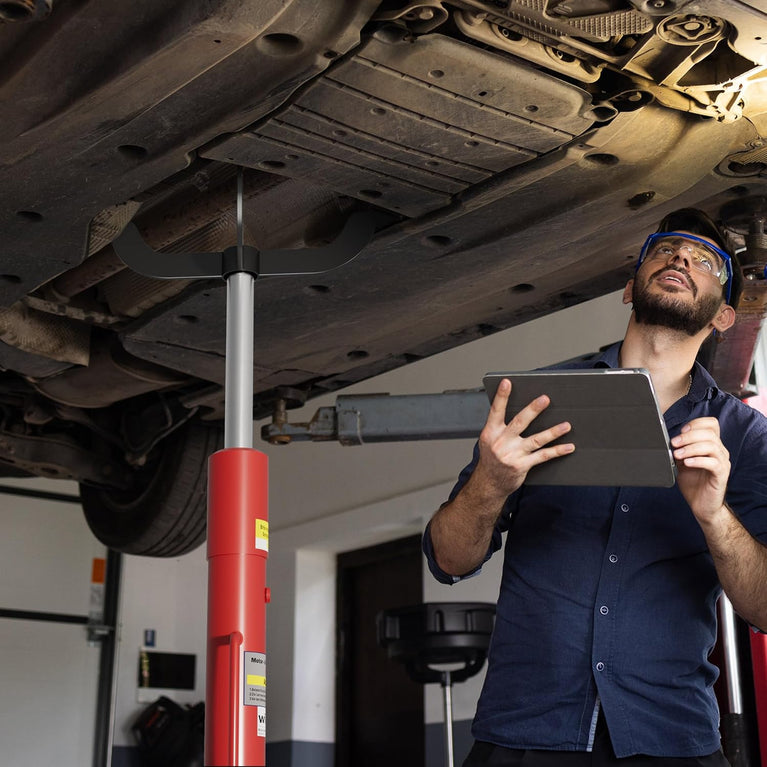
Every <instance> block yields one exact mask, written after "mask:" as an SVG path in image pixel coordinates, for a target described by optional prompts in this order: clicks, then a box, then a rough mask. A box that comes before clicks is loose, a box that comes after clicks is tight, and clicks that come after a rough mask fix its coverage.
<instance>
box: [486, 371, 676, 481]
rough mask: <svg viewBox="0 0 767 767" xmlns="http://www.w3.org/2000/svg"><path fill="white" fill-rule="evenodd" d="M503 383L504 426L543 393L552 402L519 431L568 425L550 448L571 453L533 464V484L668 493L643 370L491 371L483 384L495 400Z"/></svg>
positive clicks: (657, 423) (655, 413) (663, 435)
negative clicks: (506, 385) (570, 447)
mask: <svg viewBox="0 0 767 767" xmlns="http://www.w3.org/2000/svg"><path fill="white" fill-rule="evenodd" d="M504 378H508V379H509V380H510V381H511V384H512V388H511V396H510V397H509V406H508V408H507V410H506V422H507V423H508V422H509V421H510V420H511V419H512V418H513V417H514V415H515V414H516V413H517V412H518V411H519V410H521V409H522V408H524V407H525V406H526V405H528V404H529V403H530V402H532V401H533V400H534V399H535V398H536V397H539V396H540V395H541V394H547V395H548V396H549V398H550V399H551V404H550V405H549V406H548V408H546V410H544V411H543V413H541V414H540V415H539V416H538V417H537V418H536V419H535V421H534V422H533V423H532V424H531V425H530V427H529V428H528V429H527V430H526V431H525V432H524V433H523V436H529V435H530V434H535V433H537V432H540V431H543V430H544V429H547V428H549V427H551V426H555V425H556V424H558V423H562V421H569V422H570V424H571V425H572V429H571V431H570V432H569V433H568V434H565V435H564V436H562V437H560V438H559V439H557V440H555V441H554V442H553V443H551V444H558V443H561V442H572V443H573V444H574V445H575V451H574V452H573V453H570V454H568V455H565V456H561V457H559V458H554V459H552V460H551V461H548V462H546V463H544V464H541V465H539V466H534V467H533V468H532V469H531V470H530V472H529V473H528V475H527V480H526V482H527V484H531V485H603V486H605V485H607V486H617V487H623V486H637V487H638V486H642V487H671V486H672V485H673V484H674V482H675V481H676V466H675V464H674V458H673V456H672V454H671V448H670V446H669V438H668V432H667V431H666V424H665V423H664V422H663V416H662V414H661V412H660V407H659V406H658V401H657V399H656V397H655V390H654V389H653V386H652V381H651V380H650V374H649V372H648V371H647V370H645V369H643V368H620V369H612V368H611V369H597V370H594V369H589V370H552V371H536V372H519V373H488V374H487V375H486V376H485V377H484V378H483V379H482V380H483V383H484V385H485V389H486V391H487V394H488V397H489V398H490V401H491V402H492V400H493V398H494V397H495V392H496V390H497V388H498V384H499V383H500V382H501V381H502V380H503V379H504Z"/></svg>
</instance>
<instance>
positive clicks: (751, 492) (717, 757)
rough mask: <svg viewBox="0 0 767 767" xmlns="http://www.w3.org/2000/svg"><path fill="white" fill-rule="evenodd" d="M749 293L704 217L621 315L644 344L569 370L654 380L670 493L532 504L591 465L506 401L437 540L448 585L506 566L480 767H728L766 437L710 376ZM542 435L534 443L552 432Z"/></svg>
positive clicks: (479, 730) (627, 299) (648, 252)
mask: <svg viewBox="0 0 767 767" xmlns="http://www.w3.org/2000/svg"><path fill="white" fill-rule="evenodd" d="M741 290H742V275H741V272H740V269H739V267H738V265H737V263H736V262H735V259H734V254H733V253H732V252H731V250H730V249H729V247H728V244H727V241H726V238H725V237H724V234H723V233H722V231H721V230H720V229H719V228H718V227H717V226H716V225H715V224H714V222H713V221H712V220H711V219H710V218H709V217H708V216H707V215H706V214H705V213H703V212H702V211H699V210H695V209H683V210H679V211H676V212H674V213H672V214H670V215H669V216H667V217H666V218H665V219H664V220H663V221H662V222H661V224H660V226H659V229H658V231H657V232H656V233H655V234H652V235H650V237H648V239H647V241H646V242H645V244H644V247H643V248H642V251H641V254H640V257H639V260H638V263H637V268H636V271H635V274H634V277H633V278H632V279H631V280H630V281H629V282H628V284H627V285H626V289H625V291H624V296H623V300H624V303H631V304H632V313H631V316H630V319H629V324H628V328H627V330H626V335H625V337H624V339H623V341H622V342H621V343H618V344H615V345H614V346H612V347H610V348H608V349H607V350H606V351H605V352H604V353H603V354H602V355H601V356H600V357H599V358H597V359H595V360H591V361H589V362H587V363H579V364H574V365H571V366H569V367H581V368H584V367H594V368H600V367H602V368H605V367H608V368H612V367H626V368H646V369H647V370H648V371H649V372H650V375H651V377H652V381H653V386H654V388H655V391H656V395H657V398H658V402H659V405H660V408H661V411H662V412H663V415H664V419H665V422H666V428H667V430H668V433H669V436H670V439H671V449H672V452H673V456H674V460H675V462H676V467H677V481H676V484H675V485H674V487H672V488H652V487H650V488H648V487H543V486H539V485H526V484H525V478H526V476H527V473H528V471H529V470H530V469H531V468H532V467H533V466H536V465H538V464H540V463H543V462H545V461H550V460H556V459H557V458H559V457H561V456H563V455H566V454H568V453H570V452H572V451H573V450H574V449H576V445H574V444H572V443H567V442H565V443H557V444H552V443H553V442H554V441H555V440H557V439H559V438H561V437H563V435H565V434H567V433H568V431H569V430H570V425H569V424H568V423H561V424H559V425H557V426H554V427H552V428H550V429H546V430H543V431H540V432H538V433H533V434H532V435H531V436H522V435H523V433H525V432H526V430H527V429H528V427H530V426H531V424H533V423H534V420H535V418H536V416H537V415H539V414H540V413H541V412H542V411H543V410H544V409H545V408H546V407H547V406H548V404H549V398H548V397H547V396H546V394H545V393H544V392H542V393H541V396H540V397H538V398H537V399H535V400H534V401H533V402H531V403H530V404H529V405H528V406H527V407H525V408H524V409H523V410H521V411H520V412H519V413H518V414H517V415H516V416H515V417H514V418H513V419H512V420H511V421H510V422H509V423H508V424H506V423H505V418H504V416H505V413H506V405H507V402H508V398H509V393H510V391H511V384H510V382H509V381H504V382H502V383H501V385H500V386H499V388H498V391H497V393H496V396H495V398H494V400H493V403H492V406H491V408H490V414H489V416H488V419H487V422H486V424H485V426H484V428H483V430H482V432H481V434H480V437H479V441H478V443H477V446H476V447H475V450H474V458H473V460H472V462H471V463H470V464H469V465H468V466H467V467H466V468H465V469H464V470H463V471H462V472H461V474H460V477H459V479H458V483H457V484H456V486H455V488H454V489H453V491H452V493H451V494H450V497H449V500H448V501H447V502H446V503H445V504H444V505H443V506H442V507H441V508H440V509H439V510H438V511H437V512H436V513H435V515H434V517H433V518H432V520H431V522H430V523H429V526H428V527H427V529H426V532H425V534H424V552H425V554H426V556H427V560H428V563H429V567H430V569H431V571H432V573H433V574H434V576H435V577H436V578H437V579H438V580H439V581H441V582H443V583H454V582H456V581H458V580H461V579H462V578H466V577H469V576H471V575H474V574H475V573H476V572H477V571H478V570H479V569H480V568H481V566H482V564H483V563H484V562H485V561H486V560H487V559H488V558H489V557H490V556H491V555H492V554H493V553H494V552H495V551H497V550H498V549H500V548H501V544H502V535H503V534H504V533H506V543H505V551H504V564H503V575H502V579H501V590H500V596H499V599H498V609H497V617H496V626H495V630H494V633H493V638H492V642H491V646H490V652H489V656H488V670H487V675H486V678H485V683H484V686H483V689H482V694H481V696H480V700H479V703H478V707H477V713H476V716H475V719H474V723H473V726H472V734H473V736H474V739H475V742H474V746H473V748H472V750H471V752H470V754H469V756H468V758H467V760H466V761H465V762H464V767H478V766H479V765H494V766H499V767H500V766H506V765H509V766H510V765H524V766H525V767H532V766H533V765H535V766H536V767H587V766H588V767H593V766H594V765H624V764H625V765H629V766H630V767H645V766H647V767H650V766H651V765H653V766H654V765H661V764H662V765H675V767H692V765H705V767H720V766H721V765H726V764H727V760H726V759H725V757H724V755H723V754H722V751H721V748H720V738H719V731H718V723H719V712H718V708H717V703H716V698H715V696H714V692H713V684H714V681H715V679H716V677H717V674H718V671H717V669H716V668H715V667H714V666H713V665H712V664H711V663H710V662H709V660H708V656H709V653H710V651H711V649H712V647H713V646H714V643H715V640H716V610H715V603H716V600H717V598H718V596H719V594H720V593H721V591H722V590H724V592H725V593H726V594H727V595H728V597H729V598H730V600H731V602H732V603H733V605H734V607H735V609H736V610H737V611H738V613H739V614H740V615H741V616H742V617H743V618H744V619H746V620H747V621H749V622H750V623H751V624H752V625H753V626H754V627H755V628H758V629H763V630H764V629H767V546H765V543H767V419H765V418H764V416H762V415H761V414H759V413H758V412H756V411H755V410H753V409H752V408H750V407H748V406H747V405H745V404H743V403H742V402H740V401H739V400H737V399H736V398H735V397H732V396H731V395H729V394H727V393H725V392H723V391H721V390H720V389H719V388H718V387H717V386H716V383H715V382H714V380H713V379H712V378H711V376H710V375H709V374H708V373H707V371H706V370H705V369H704V368H703V367H702V366H701V365H700V364H698V363H697V362H696V357H697V355H698V352H699V350H700V347H701V345H702V343H703V342H704V341H705V340H706V339H707V338H709V337H710V336H711V335H712V334H714V333H723V332H725V331H726V330H727V329H728V328H730V327H731V326H732V324H733V323H734V322H735V309H734V307H735V306H737V302H738V299H739V296H740V292H741ZM532 431H533V432H534V431H535V429H534V426H533V429H532Z"/></svg>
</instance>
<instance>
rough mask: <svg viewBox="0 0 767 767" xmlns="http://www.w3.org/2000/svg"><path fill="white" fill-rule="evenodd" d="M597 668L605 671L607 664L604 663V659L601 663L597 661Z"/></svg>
mask: <svg viewBox="0 0 767 767" xmlns="http://www.w3.org/2000/svg"><path fill="white" fill-rule="evenodd" d="M596 669H597V671H604V670H605V664H604V663H602V661H601V660H600V661H599V663H597V666H596Z"/></svg>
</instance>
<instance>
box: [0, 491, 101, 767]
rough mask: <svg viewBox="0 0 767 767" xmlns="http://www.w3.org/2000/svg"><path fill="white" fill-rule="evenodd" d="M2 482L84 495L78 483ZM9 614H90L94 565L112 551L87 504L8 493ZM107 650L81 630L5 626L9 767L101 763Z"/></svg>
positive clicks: (4, 732) (2, 737)
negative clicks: (96, 752)
mask: <svg viewBox="0 0 767 767" xmlns="http://www.w3.org/2000/svg"><path fill="white" fill-rule="evenodd" d="M0 484H2V485H5V486H16V487H22V488H26V489H35V490H41V491H44V492H53V493H58V494H67V495H73V496H74V497H77V493H78V489H77V486H76V485H75V484H74V483H69V482H52V481H45V480H34V481H25V480H14V479H5V478H3V479H0ZM0 520H2V530H3V533H2V536H0V563H2V565H0V567H1V569H2V577H0V607H2V608H4V609H7V610H21V611H30V612H42V613H56V614H64V615H73V616H87V615H88V612H89V609H90V597H91V573H92V562H93V559H94V558H104V557H105V555H106V551H105V549H104V547H103V546H102V545H101V544H100V543H99V542H98V541H96V539H95V538H94V537H93V536H92V535H91V533H90V530H88V528H87V526H86V524H85V520H84V519H83V516H82V512H81V511H80V507H79V504H77V503H62V502H60V501H51V500H41V499H38V498H27V497H21V496H17V495H8V494H4V493H2V492H0ZM99 655H100V653H99V647H98V645H89V644H88V642H87V634H86V628H85V626H84V625H81V624H76V623H69V624H64V623H51V622H47V621H46V622H43V621H39V620H18V619H12V618H0V659H1V660H0V744H1V747H2V757H1V758H0V761H1V762H2V764H3V765H4V767H24V766H26V765H33V764H34V765H40V767H49V766H50V767H53V766H54V765H56V766H57V767H58V766H59V765H61V766H62V767H69V765H71V766H72V767H80V766H81V765H90V764H91V763H92V758H93V748H94V742H93V732H94V726H95V723H96V689H97V683H98V671H99Z"/></svg>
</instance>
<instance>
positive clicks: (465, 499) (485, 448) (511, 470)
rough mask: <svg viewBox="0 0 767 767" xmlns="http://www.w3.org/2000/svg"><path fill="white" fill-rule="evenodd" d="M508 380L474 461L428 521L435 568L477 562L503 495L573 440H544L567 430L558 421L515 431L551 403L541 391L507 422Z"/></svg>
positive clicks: (457, 569)
mask: <svg viewBox="0 0 767 767" xmlns="http://www.w3.org/2000/svg"><path fill="white" fill-rule="evenodd" d="M510 394H511V382H510V381H509V380H508V379H504V380H503V381H501V384H500V386H499V387H498V391H497V392H496V394H495V397H494V398H493V404H492V405H491V406H490V414H489V415H488V417H487V422H486V423H485V426H484V428H483V429H482V433H481V434H480V436H479V460H478V461H477V465H476V466H475V467H474V471H473V472H472V474H471V476H470V477H469V479H468V480H467V482H466V484H465V485H464V486H463V488H461V491H460V492H459V493H458V495H457V496H456V497H455V498H453V500H452V501H450V502H449V503H447V504H445V505H444V506H442V507H441V508H440V509H439V511H437V513H436V514H435V515H434V517H433V518H432V521H431V528H430V529H431V533H430V534H431V540H432V543H433V545H434V555H435V557H436V560H437V564H438V565H439V567H440V568H441V569H442V570H443V571H444V572H446V573H449V574H450V575H464V574H466V573H469V572H471V571H472V570H474V569H476V568H477V567H479V565H481V564H482V561H483V560H484V559H485V556H486V554H487V551H488V547H489V546H490V541H491V538H492V535H493V529H494V527H495V523H496V522H497V520H498V516H499V514H500V513H501V511H502V510H503V506H504V504H505V503H506V498H507V497H508V496H509V495H511V494H512V493H513V492H514V491H515V490H516V489H517V488H519V487H520V485H522V483H523V482H524V481H525V478H526V477H527V472H528V471H530V469H531V468H532V467H533V466H536V465H537V464H539V463H543V462H544V461H550V460H551V459H552V458H557V457H559V456H561V455H567V454H568V453H572V452H573V450H574V449H575V446H574V445H573V444H572V443H566V444H563V445H551V446H549V443H550V442H552V441H553V440H555V439H556V438H557V437H561V436H562V435H563V434H567V432H569V431H570V428H571V427H570V424H569V423H566V422H565V423H560V424H557V425H556V426H552V427H551V428H550V429H546V430H545V431H541V432H539V433H537V434H533V435H531V436H529V437H522V436H520V435H521V434H522V432H524V431H525V430H526V429H527V428H528V427H529V426H530V424H531V423H532V422H533V421H534V420H535V419H536V418H537V416H539V415H540V414H541V413H542V412H543V411H544V410H545V409H546V408H547V407H548V406H549V403H550V400H549V398H548V397H547V396H546V395H543V396H541V397H538V398H537V399H535V400H533V401H532V402H531V403H530V404H529V405H528V406H527V407H525V408H523V409H522V410H520V411H519V413H517V414H516V415H515V416H514V418H513V419H512V420H511V421H510V422H509V424H508V425H507V424H506V406H507V404H508V402H509V395H510Z"/></svg>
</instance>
